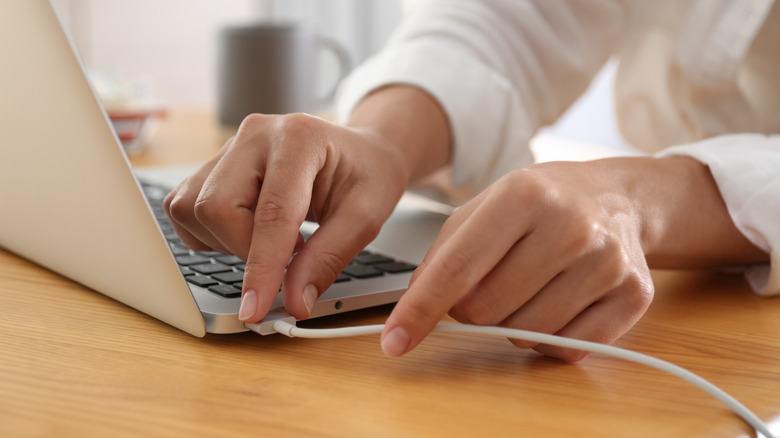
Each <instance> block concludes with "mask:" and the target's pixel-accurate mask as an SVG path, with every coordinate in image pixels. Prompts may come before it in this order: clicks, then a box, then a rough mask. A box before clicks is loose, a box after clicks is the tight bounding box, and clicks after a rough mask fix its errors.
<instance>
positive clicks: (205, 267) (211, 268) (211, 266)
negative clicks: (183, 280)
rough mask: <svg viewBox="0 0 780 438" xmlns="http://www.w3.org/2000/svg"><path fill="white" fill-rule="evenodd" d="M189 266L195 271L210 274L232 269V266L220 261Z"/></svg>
mask: <svg viewBox="0 0 780 438" xmlns="http://www.w3.org/2000/svg"><path fill="white" fill-rule="evenodd" d="M189 268H190V269H192V270H193V271H195V272H198V273H200V274H204V275H211V274H216V273H218V272H228V271H232V270H233V268H231V267H230V266H228V265H223V264H222V263H204V264H202V265H190V267H189Z"/></svg>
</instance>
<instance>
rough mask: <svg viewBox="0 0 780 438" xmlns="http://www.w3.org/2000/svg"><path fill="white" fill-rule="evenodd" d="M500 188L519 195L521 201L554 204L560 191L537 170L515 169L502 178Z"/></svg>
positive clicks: (557, 201) (557, 200) (534, 203)
mask: <svg viewBox="0 0 780 438" xmlns="http://www.w3.org/2000/svg"><path fill="white" fill-rule="evenodd" d="M504 182H505V184H503V185H502V190H506V191H508V192H509V193H510V194H514V196H515V197H517V196H521V197H522V199H523V203H530V204H532V205H547V206H554V205H557V204H558V203H560V192H559V191H558V190H557V189H556V187H555V185H554V184H551V183H550V182H549V181H547V179H546V178H545V177H544V176H542V175H541V174H540V173H539V172H534V171H533V170H532V169H517V170H514V171H512V172H511V173H509V174H508V175H507V176H506V177H505V178H504Z"/></svg>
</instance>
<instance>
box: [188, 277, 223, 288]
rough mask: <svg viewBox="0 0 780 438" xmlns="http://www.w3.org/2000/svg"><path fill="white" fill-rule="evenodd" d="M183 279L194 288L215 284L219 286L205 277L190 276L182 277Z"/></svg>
mask: <svg viewBox="0 0 780 438" xmlns="http://www.w3.org/2000/svg"><path fill="white" fill-rule="evenodd" d="M184 279H185V280H187V281H189V282H190V283H192V284H194V285H195V286H200V287H208V286H213V285H215V284H219V283H217V281H216V280H213V279H211V278H209V277H206V276H205V275H190V276H187V277H184Z"/></svg>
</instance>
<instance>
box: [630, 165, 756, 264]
mask: <svg viewBox="0 0 780 438" xmlns="http://www.w3.org/2000/svg"><path fill="white" fill-rule="evenodd" d="M624 160H627V161H625V164H627V165H626V166H625V169H624V171H623V173H622V175H623V178H624V179H623V181H622V184H623V187H625V188H626V191H627V192H626V193H627V194H626V196H628V197H629V198H630V199H632V200H633V205H634V209H635V210H636V212H637V215H638V218H639V224H640V241H641V245H642V248H643V251H644V253H645V257H646V259H647V262H648V265H649V266H650V267H651V268H673V269H674V268H702V267H716V266H725V265H735V264H745V263H753V262H757V261H761V260H765V259H766V257H767V256H766V254H765V253H763V252H762V251H761V250H759V249H758V248H756V247H755V246H754V245H753V244H751V243H750V242H749V241H748V240H747V238H745V236H744V235H743V234H742V233H741V232H740V231H739V230H738V229H737V227H736V225H735V224H734V222H733V220H732V218H731V216H730V214H729V211H728V208H727V207H726V204H725V202H724V201H723V198H722V197H721V195H720V191H719V189H718V186H717V184H716V183H715V181H714V180H713V178H712V175H711V173H710V171H709V168H708V167H707V166H706V165H704V164H702V163H701V162H699V161H697V160H695V159H692V158H689V157H679V156H673V157H664V158H652V157H646V158H645V157H643V158H627V159H624ZM629 160H630V161H629Z"/></svg>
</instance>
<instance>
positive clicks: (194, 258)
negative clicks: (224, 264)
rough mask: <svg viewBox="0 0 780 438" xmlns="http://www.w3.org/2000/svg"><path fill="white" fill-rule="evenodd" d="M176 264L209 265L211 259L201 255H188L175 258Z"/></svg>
mask: <svg viewBox="0 0 780 438" xmlns="http://www.w3.org/2000/svg"><path fill="white" fill-rule="evenodd" d="M176 262H177V263H178V264H180V265H184V266H189V265H200V264H203V263H210V262H211V259H210V258H207V257H203V256H201V255H189V256H179V257H176Z"/></svg>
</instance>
